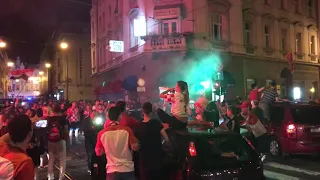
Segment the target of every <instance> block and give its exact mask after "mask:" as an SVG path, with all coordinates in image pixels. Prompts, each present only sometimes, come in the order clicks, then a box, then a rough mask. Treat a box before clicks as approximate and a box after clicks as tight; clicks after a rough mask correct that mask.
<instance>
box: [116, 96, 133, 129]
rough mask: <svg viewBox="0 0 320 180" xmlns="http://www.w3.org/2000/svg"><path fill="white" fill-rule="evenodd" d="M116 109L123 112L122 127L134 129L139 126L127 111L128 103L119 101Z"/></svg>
mask: <svg viewBox="0 0 320 180" xmlns="http://www.w3.org/2000/svg"><path fill="white" fill-rule="evenodd" d="M116 107H118V108H119V109H120V111H121V115H120V116H121V117H120V125H121V126H129V127H130V128H132V127H133V126H134V125H136V124H138V123H139V121H138V120H137V119H135V118H133V117H131V116H129V115H128V114H127V113H126V112H125V110H126V102H124V101H118V102H117V103H116Z"/></svg>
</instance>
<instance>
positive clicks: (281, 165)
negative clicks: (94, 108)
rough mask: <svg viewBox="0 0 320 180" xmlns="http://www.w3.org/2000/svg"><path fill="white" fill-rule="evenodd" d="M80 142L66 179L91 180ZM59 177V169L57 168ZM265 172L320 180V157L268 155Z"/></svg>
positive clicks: (283, 178)
mask: <svg viewBox="0 0 320 180" xmlns="http://www.w3.org/2000/svg"><path fill="white" fill-rule="evenodd" d="M80 143H81V144H76V143H73V145H71V146H70V148H69V151H68V152H67V170H66V177H67V178H66V179H72V180H89V179H91V178H90V176H89V174H88V172H87V162H86V152H85V148H84V137H80ZM55 171H56V172H55V177H56V178H58V170H57V168H56V170H55ZM46 173H47V169H42V170H40V180H45V179H46V176H47V175H46ZM264 174H265V176H266V177H267V179H268V180H320V157H316V156H307V155H301V156H300V155H295V156H289V157H287V158H280V157H277V158H275V157H269V156H268V157H267V160H266V161H265V164H264Z"/></svg>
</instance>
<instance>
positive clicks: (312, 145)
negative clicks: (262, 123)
mask: <svg viewBox="0 0 320 180" xmlns="http://www.w3.org/2000/svg"><path fill="white" fill-rule="evenodd" d="M267 130H268V134H269V135H270V153H271V154H272V155H274V156H279V155H283V156H285V155H288V154H300V153H301V154H313V153H319V152H320V105H317V104H311V103H292V102H287V103H275V104H273V105H272V107H271V118H270V121H269V123H267Z"/></svg>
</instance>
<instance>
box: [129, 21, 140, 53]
mask: <svg viewBox="0 0 320 180" xmlns="http://www.w3.org/2000/svg"><path fill="white" fill-rule="evenodd" d="M134 19H135V18H132V19H130V48H132V47H135V46H137V45H138V43H139V39H138V37H135V36H134Z"/></svg>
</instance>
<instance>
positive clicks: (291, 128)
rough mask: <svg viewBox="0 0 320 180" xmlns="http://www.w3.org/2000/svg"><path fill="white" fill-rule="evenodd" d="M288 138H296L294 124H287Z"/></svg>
mask: <svg viewBox="0 0 320 180" xmlns="http://www.w3.org/2000/svg"><path fill="white" fill-rule="evenodd" d="M286 132H287V136H288V138H296V137H297V127H296V125H295V124H288V125H287V128H286Z"/></svg>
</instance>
